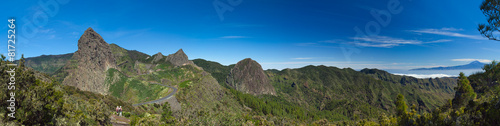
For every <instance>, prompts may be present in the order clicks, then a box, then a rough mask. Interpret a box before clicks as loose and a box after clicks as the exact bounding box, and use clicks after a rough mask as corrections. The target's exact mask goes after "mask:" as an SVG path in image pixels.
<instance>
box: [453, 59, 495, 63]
mask: <svg viewBox="0 0 500 126" xmlns="http://www.w3.org/2000/svg"><path fill="white" fill-rule="evenodd" d="M451 61H462V62H472V61H479V62H482V63H490V62H491V60H488V59H451Z"/></svg>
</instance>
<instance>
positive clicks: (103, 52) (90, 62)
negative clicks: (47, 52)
mask: <svg viewBox="0 0 500 126" xmlns="http://www.w3.org/2000/svg"><path fill="white" fill-rule="evenodd" d="M71 60H73V61H74V62H68V64H66V65H67V66H75V65H76V68H74V69H72V70H69V71H68V76H67V77H66V78H65V79H64V81H63V84H66V85H71V86H75V87H77V88H79V89H81V90H85V91H92V92H98V93H102V94H105V93H106V92H107V90H108V87H106V86H104V79H105V77H106V74H105V71H106V70H107V69H109V68H117V67H116V61H115V58H114V56H113V53H112V52H111V47H110V45H109V44H108V43H107V42H106V41H104V39H103V38H102V37H101V35H99V34H98V33H97V32H95V31H94V30H93V29H92V28H88V29H87V30H85V32H84V33H83V35H82V36H81V37H80V39H79V40H78V50H77V51H76V52H75V53H74V55H73V57H71Z"/></svg>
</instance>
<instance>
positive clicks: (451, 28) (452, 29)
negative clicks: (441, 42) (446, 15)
mask: <svg viewBox="0 0 500 126" xmlns="http://www.w3.org/2000/svg"><path fill="white" fill-rule="evenodd" d="M441 30H445V31H463V30H464V29H462V28H459V29H457V28H453V27H450V28H446V27H444V28H441Z"/></svg>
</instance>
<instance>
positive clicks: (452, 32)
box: [409, 28, 486, 40]
mask: <svg viewBox="0 0 500 126" xmlns="http://www.w3.org/2000/svg"><path fill="white" fill-rule="evenodd" d="M461 30H463V29H455V28H441V29H420V30H409V31H410V32H415V33H426V34H436V35H444V36H452V37H461V38H469V39H477V40H486V39H485V38H483V37H482V36H480V35H466V34H462V33H457V32H456V31H461Z"/></svg>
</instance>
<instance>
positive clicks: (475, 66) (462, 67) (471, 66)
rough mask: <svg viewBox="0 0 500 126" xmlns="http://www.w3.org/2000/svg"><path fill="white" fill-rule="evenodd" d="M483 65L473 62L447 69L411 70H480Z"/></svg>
mask: <svg viewBox="0 0 500 126" xmlns="http://www.w3.org/2000/svg"><path fill="white" fill-rule="evenodd" d="M484 65H485V64H484V63H481V62H479V61H473V62H470V63H469V64H465V65H458V66H448V67H432V68H416V69H411V70H465V69H481V68H483V66H484Z"/></svg>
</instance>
